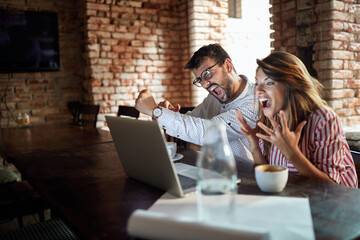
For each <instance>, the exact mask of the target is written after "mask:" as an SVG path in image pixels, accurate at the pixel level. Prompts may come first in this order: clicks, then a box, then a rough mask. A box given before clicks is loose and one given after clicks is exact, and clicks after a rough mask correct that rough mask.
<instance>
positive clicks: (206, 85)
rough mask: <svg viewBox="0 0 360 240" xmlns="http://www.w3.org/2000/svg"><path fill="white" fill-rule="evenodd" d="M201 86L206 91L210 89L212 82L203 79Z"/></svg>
mask: <svg viewBox="0 0 360 240" xmlns="http://www.w3.org/2000/svg"><path fill="white" fill-rule="evenodd" d="M200 84H201V86H202V87H203V88H205V89H206V88H208V87H209V85H210V81H209V80H204V79H203V80H202V81H201V83H200Z"/></svg>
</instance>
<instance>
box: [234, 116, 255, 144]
mask: <svg viewBox="0 0 360 240" xmlns="http://www.w3.org/2000/svg"><path fill="white" fill-rule="evenodd" d="M236 118H237V120H238V123H239V124H240V129H239V130H240V132H242V133H243V134H244V135H245V136H246V138H247V139H248V141H249V143H250V148H253V147H255V146H256V145H258V144H259V138H258V137H257V136H256V133H258V130H259V128H258V127H255V128H251V127H250V126H249V124H247V122H246V120H245V118H244V116H243V115H242V113H241V111H240V110H236Z"/></svg>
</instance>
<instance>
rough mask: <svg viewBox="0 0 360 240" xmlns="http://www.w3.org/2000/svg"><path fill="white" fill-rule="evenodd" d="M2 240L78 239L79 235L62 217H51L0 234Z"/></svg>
mask: <svg viewBox="0 0 360 240" xmlns="http://www.w3.org/2000/svg"><path fill="white" fill-rule="evenodd" d="M0 239H2V240H43V239H51V240H78V239H79V237H78V236H77V234H76V233H74V232H73V231H72V229H70V228H69V227H68V226H67V225H66V223H65V222H64V221H62V220H61V219H51V220H47V221H44V222H40V223H36V224H32V225H28V226H26V227H24V228H21V229H18V230H13V231H10V232H6V233H1V234H0Z"/></svg>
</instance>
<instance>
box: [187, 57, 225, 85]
mask: <svg viewBox="0 0 360 240" xmlns="http://www.w3.org/2000/svg"><path fill="white" fill-rule="evenodd" d="M218 64H219V62H217V63H215V64H214V65H212V66H211V67H209V68H208V69H205V70H204V71H203V72H202V73H201V74H200V77H197V78H195V79H194V80H193V84H194V85H195V86H197V87H202V86H201V81H202V80H205V81H209V80H210V79H211V78H212V77H213V74H212V72H211V71H210V69H212V68H213V67H215V66H216V65H218Z"/></svg>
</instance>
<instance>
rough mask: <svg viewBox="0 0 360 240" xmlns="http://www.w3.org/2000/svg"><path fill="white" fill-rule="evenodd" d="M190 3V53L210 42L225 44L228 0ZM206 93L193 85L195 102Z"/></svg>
mask: <svg viewBox="0 0 360 240" xmlns="http://www.w3.org/2000/svg"><path fill="white" fill-rule="evenodd" d="M188 5H189V6H188V12H189V33H188V34H189V41H190V46H189V49H190V55H192V54H193V53H194V52H195V51H196V50H198V49H199V48H200V47H202V46H203V45H207V44H210V43H219V44H221V45H222V46H225V45H226V41H225V34H226V21H227V20H228V1H227V0H218V1H213V0H202V1H199V0H188ZM189 76H190V74H189ZM191 77H192V75H191ZM206 95H207V91H205V90H204V89H202V88H197V87H194V86H192V96H193V103H195V104H198V103H200V102H201V101H202V100H203V99H204V97H205V96H206Z"/></svg>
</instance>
